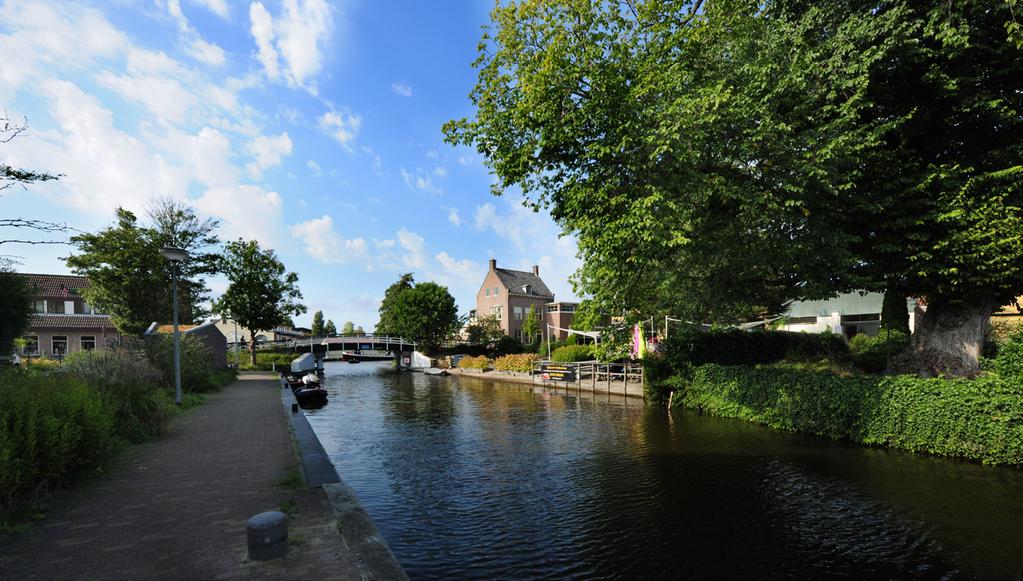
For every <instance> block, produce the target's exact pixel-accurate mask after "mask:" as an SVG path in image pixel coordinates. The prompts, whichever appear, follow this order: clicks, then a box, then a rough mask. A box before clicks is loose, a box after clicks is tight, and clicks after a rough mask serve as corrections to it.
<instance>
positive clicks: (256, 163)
mask: <svg viewBox="0 0 1023 581" xmlns="http://www.w3.org/2000/svg"><path fill="white" fill-rule="evenodd" d="M291 148H292V143H291V137H288V134H287V133H281V134H280V135H275V136H272V137H268V136H266V135H260V136H259V137H256V138H255V139H253V140H252V141H250V142H249V143H248V145H247V146H246V147H245V149H246V151H248V152H249V154H251V155H252V156H253V157H254V159H253V161H252V162H251V163H249V164H248V165H246V166H245V169H247V170H248V172H249V175H251V176H252V177H253V178H254V179H259V178H260V177H261V176H262V175H263V171H264V170H266V169H268V168H271V167H273V166H275V165H279V164H280V163H281V159H282V158H284V156H287V155H291Z"/></svg>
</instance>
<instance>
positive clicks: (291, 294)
mask: <svg viewBox="0 0 1023 581" xmlns="http://www.w3.org/2000/svg"><path fill="white" fill-rule="evenodd" d="M224 250H225V252H224V256H223V261H222V265H223V268H222V272H223V273H224V275H225V276H227V280H228V283H229V284H228V287H227V290H226V291H225V292H224V295H223V296H222V297H220V298H219V299H217V300H216V301H214V303H213V308H214V310H215V311H216V312H217V313H220V314H221V315H224V316H230V317H231V318H233V319H234V320H236V321H238V324H239V325H242V326H244V327H246V328H247V329H249V330H251V331H252V332H253V333H256V332H257V331H267V330H271V329H273V328H274V327H277V326H278V325H282V324H284V323H285V322H287V321H288V320H289V319H290V317H292V316H293V315H300V314H302V313H304V312H305V311H306V307H305V305H303V304H301V303H299V302H298V301H299V300H301V299H302V292H301V291H300V290H299V288H298V275H297V274H295V273H294V272H287V270H286V269H285V267H284V264H283V263H282V262H281V261H280V260H278V258H277V254H276V253H274V251H273V250H269V249H268V250H263V249H261V248H260V247H259V243H258V242H256V241H255V240H251V241H248V242H246V241H244V240H241V239H238V240H235V241H232V242H228V243H227V244H226V245H225V249H224ZM250 348H251V353H252V363H253V365H254V364H255V363H256V341H255V337H253V341H251V342H250Z"/></svg>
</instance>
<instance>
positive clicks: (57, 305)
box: [47, 301, 64, 315]
mask: <svg viewBox="0 0 1023 581" xmlns="http://www.w3.org/2000/svg"><path fill="white" fill-rule="evenodd" d="M47 303H48V304H47V306H48V307H50V309H49V310H48V311H47V312H48V313H58V314H61V315H63V314H64V301H47Z"/></svg>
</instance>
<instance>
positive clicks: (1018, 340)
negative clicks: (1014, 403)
mask: <svg viewBox="0 0 1023 581" xmlns="http://www.w3.org/2000/svg"><path fill="white" fill-rule="evenodd" d="M994 370H995V372H996V373H998V375H1001V376H1002V377H1003V378H1005V379H1006V380H1008V381H1012V382H1013V383H1014V384H1015V385H1017V386H1018V385H1020V382H1021V381H1023V329H1021V330H1017V331H1015V332H1013V333H1011V334H1009V335H1008V337H1006V338H1005V340H1004V341H1002V343H1001V345H1000V346H999V348H998V355H997V356H996V357H995V360H994ZM1021 389H1023V387H1021Z"/></svg>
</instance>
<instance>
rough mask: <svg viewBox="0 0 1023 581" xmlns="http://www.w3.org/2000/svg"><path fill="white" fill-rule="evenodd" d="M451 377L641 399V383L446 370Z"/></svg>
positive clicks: (519, 373) (505, 372)
mask: <svg viewBox="0 0 1023 581" xmlns="http://www.w3.org/2000/svg"><path fill="white" fill-rule="evenodd" d="M447 371H448V372H449V373H450V374H451V375H452V376H454V377H460V378H467V379H478V380H484V381H493V382H498V383H514V384H519V385H531V386H533V387H539V388H541V389H543V390H550V391H552V392H554V393H565V394H568V393H580V394H581V393H589V394H592V395H594V396H596V395H598V394H599V395H604V396H618V397H628V398H630V399H634V398H638V399H640V400H642V399H643V397H644V393H643V384H642V383H641V382H635V381H634V382H632V383H631V384H628V383H625V382H623V381H611V382H604V381H592V382H591V381H589V380H588V379H586V380H581V381H553V380H548V381H544V380H543V379H539V378H538V377H537V376H535V375H532V374H529V373H521V372H509V371H496V370H488V371H485V372H484V371H480V370H478V369H458V368H455V369H448V370H447Z"/></svg>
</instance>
